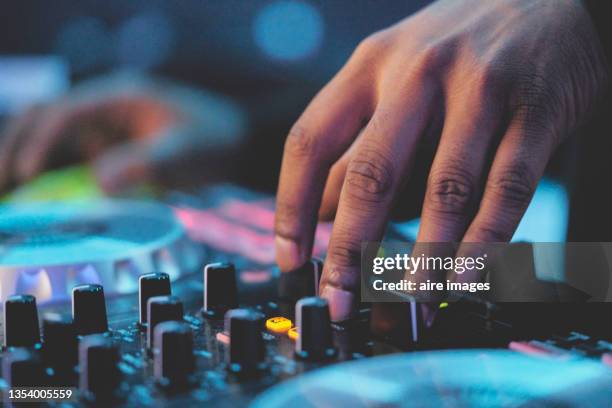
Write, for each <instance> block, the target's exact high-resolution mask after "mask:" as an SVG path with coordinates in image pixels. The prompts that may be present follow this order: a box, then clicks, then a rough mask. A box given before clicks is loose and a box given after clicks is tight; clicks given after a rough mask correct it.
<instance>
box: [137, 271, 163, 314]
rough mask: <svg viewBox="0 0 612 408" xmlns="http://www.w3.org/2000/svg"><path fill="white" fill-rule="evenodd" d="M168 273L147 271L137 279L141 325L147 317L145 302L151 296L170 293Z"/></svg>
mask: <svg viewBox="0 0 612 408" xmlns="http://www.w3.org/2000/svg"><path fill="white" fill-rule="evenodd" d="M170 293H171V289H170V275H168V274H167V273H163V272H153V273H147V274H145V275H142V276H140V278H139V279H138V300H139V305H140V319H139V322H140V324H141V325H145V324H146V323H147V321H148V319H147V302H148V301H149V299H150V298H152V297H153V296H167V295H170Z"/></svg>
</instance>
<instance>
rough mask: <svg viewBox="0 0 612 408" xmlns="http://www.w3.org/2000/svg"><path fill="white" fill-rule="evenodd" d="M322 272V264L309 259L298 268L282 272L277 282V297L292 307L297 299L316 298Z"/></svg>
mask: <svg viewBox="0 0 612 408" xmlns="http://www.w3.org/2000/svg"><path fill="white" fill-rule="evenodd" d="M322 272H323V262H322V261H321V260H319V259H311V260H309V261H308V262H306V263H305V264H304V265H302V266H300V267H299V268H297V269H295V270H293V271H289V272H282V273H281V274H280V277H279V280H278V296H279V298H280V299H281V300H285V301H288V302H290V303H291V305H294V304H295V302H297V301H298V300H299V299H301V298H303V297H308V296H316V295H318V293H319V281H320V280H321V273H322Z"/></svg>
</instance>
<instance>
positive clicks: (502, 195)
mask: <svg viewBox="0 0 612 408" xmlns="http://www.w3.org/2000/svg"><path fill="white" fill-rule="evenodd" d="M534 190H535V177H533V175H532V174H531V171H530V169H529V167H528V166H527V164H526V163H517V164H515V165H513V166H511V167H508V168H505V169H503V170H502V171H499V172H497V173H496V174H494V175H492V176H491V177H490V179H489V181H488V185H487V191H490V192H491V193H492V195H493V198H494V199H495V200H497V201H498V202H500V203H501V204H502V205H505V206H507V207H509V208H516V209H523V208H525V207H527V205H528V204H529V202H530V201H531V197H532V195H533V192H534Z"/></svg>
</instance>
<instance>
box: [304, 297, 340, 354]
mask: <svg viewBox="0 0 612 408" xmlns="http://www.w3.org/2000/svg"><path fill="white" fill-rule="evenodd" d="M295 319H296V326H297V330H298V339H297V341H296V342H295V352H296V354H297V355H298V356H299V357H301V358H304V359H308V360H322V359H325V358H329V357H332V356H333V355H334V354H335V352H336V350H335V349H334V347H333V341H332V331H331V325H330V320H329V305H328V304H327V300H325V299H323V298H320V297H308V298H304V299H300V300H299V301H298V302H297V304H296V305H295Z"/></svg>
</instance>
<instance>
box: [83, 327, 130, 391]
mask: <svg viewBox="0 0 612 408" xmlns="http://www.w3.org/2000/svg"><path fill="white" fill-rule="evenodd" d="M119 361H120V356H119V348H118V347H117V345H116V344H114V343H113V342H112V341H111V339H109V338H108V337H106V336H105V335H103V334H93V335H89V336H85V337H84V338H83V339H82V340H81V344H80V345H79V390H80V391H81V393H82V395H83V396H84V398H85V399H88V400H93V401H98V402H102V401H105V402H107V401H113V400H116V399H118V398H119V397H120V396H121V383H122V374H121V370H120V369H119Z"/></svg>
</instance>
